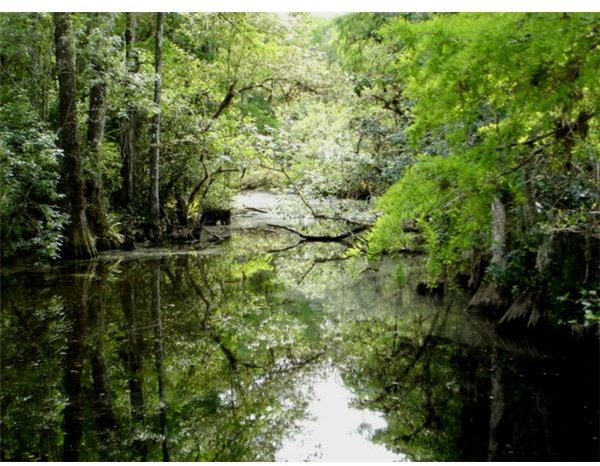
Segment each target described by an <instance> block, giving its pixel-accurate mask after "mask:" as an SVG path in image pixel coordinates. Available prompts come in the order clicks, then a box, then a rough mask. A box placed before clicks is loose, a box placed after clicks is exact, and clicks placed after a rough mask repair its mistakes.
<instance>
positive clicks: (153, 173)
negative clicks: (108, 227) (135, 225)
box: [149, 13, 165, 242]
mask: <svg viewBox="0 0 600 466" xmlns="http://www.w3.org/2000/svg"><path fill="white" fill-rule="evenodd" d="M164 16H165V14H164V13H156V44H155V49H154V50H155V52H154V72H155V78H154V79H155V80H154V105H155V106H156V108H155V113H154V117H153V118H152V143H151V148H150V222H149V223H150V236H151V239H152V240H153V241H155V242H158V241H160V240H161V239H162V231H161V225H160V199H159V195H158V181H159V165H160V163H159V161H160V94H161V89H162V83H161V76H162V66H163V62H162V40H163V19H164Z"/></svg>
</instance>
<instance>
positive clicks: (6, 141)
mask: <svg viewBox="0 0 600 466" xmlns="http://www.w3.org/2000/svg"><path fill="white" fill-rule="evenodd" d="M2 98H3V105H2V106H0V153H1V164H0V184H1V185H2V195H1V198H0V201H1V202H0V219H1V220H0V222H1V223H0V231H1V235H2V236H1V240H0V241H1V243H2V258H3V259H7V258H12V257H15V256H16V255H18V254H30V253H33V254H34V255H35V257H36V258H37V259H38V260H47V259H55V258H56V257H58V254H59V249H60V246H61V243H62V230H63V226H64V224H65V222H66V220H67V215H66V214H65V213H64V212H63V211H62V209H61V208H60V207H59V203H60V199H61V196H60V195H59V194H58V189H57V186H58V182H59V176H58V173H59V172H60V160H61V151H60V150H59V149H57V147H56V145H55V144H54V137H53V135H52V134H51V133H50V132H49V131H47V130H46V129H44V127H43V125H42V124H40V122H39V120H38V118H37V115H36V114H35V112H34V111H33V109H32V108H31V107H30V105H29V103H28V102H27V100H26V99H25V98H24V97H23V96H19V95H14V94H9V93H8V92H3V93H2Z"/></svg>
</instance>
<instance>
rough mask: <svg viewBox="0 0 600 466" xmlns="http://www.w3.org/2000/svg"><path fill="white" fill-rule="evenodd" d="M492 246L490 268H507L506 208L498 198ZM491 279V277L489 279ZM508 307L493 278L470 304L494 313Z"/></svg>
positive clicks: (494, 215) (493, 203)
mask: <svg viewBox="0 0 600 466" xmlns="http://www.w3.org/2000/svg"><path fill="white" fill-rule="evenodd" d="M491 210H492V224H491V230H492V246H491V253H492V258H491V260H490V266H491V267H493V268H494V269H495V270H497V271H501V270H503V269H504V268H505V267H506V258H505V255H506V232H507V225H506V221H507V220H506V207H505V206H504V202H503V200H502V199H501V198H500V197H499V196H496V197H494V199H493V200H492V205H491ZM488 278H490V277H488ZM507 305H508V302H507V300H506V297H505V296H504V290H503V289H502V287H501V286H500V284H499V283H498V282H497V280H496V279H495V278H493V277H491V278H490V279H489V280H488V281H484V283H482V285H481V286H480V287H479V290H477V293H475V296H473V298H472V299H471V301H470V302H469V308H483V309H489V310H492V311H498V310H502V309H503V308H504V309H505V308H506V307H507Z"/></svg>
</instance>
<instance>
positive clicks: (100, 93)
mask: <svg viewBox="0 0 600 466" xmlns="http://www.w3.org/2000/svg"><path fill="white" fill-rule="evenodd" d="M90 45H91V47H94V46H95V45H96V44H90ZM93 53H98V52H97V51H96V52H93ZM92 67H93V68H94V70H95V72H96V76H95V79H94V82H93V84H92V85H91V87H90V95H89V99H90V104H89V105H90V107H89V111H88V127H87V144H88V148H89V152H90V155H91V156H92V158H93V162H94V166H95V167H96V170H95V171H96V173H94V176H92V177H90V179H89V180H88V183H87V190H86V191H87V198H88V207H87V217H88V220H89V222H90V227H91V229H92V231H93V232H94V233H95V234H96V238H97V239H98V240H99V241H98V247H99V248H101V249H110V247H111V244H110V241H109V239H108V237H107V236H108V220H107V218H106V211H105V209H104V196H103V192H102V191H103V189H102V173H101V170H100V166H101V163H102V141H103V140H104V123H105V121H106V79H105V72H106V70H105V69H104V65H103V64H102V63H100V61H99V60H98V58H93V59H92Z"/></svg>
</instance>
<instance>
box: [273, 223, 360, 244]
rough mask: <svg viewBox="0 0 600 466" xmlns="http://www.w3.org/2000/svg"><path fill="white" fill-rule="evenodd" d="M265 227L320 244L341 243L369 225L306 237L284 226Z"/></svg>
mask: <svg viewBox="0 0 600 466" xmlns="http://www.w3.org/2000/svg"><path fill="white" fill-rule="evenodd" d="M267 226H268V227H272V228H281V229H283V230H287V231H289V232H291V233H294V234H296V235H298V236H299V237H300V238H302V239H303V240H304V241H307V242H308V241H312V242H320V243H330V242H331V243H335V242H341V241H343V240H345V239H346V238H349V237H350V236H353V235H355V234H357V233H360V232H362V231H365V230H366V229H367V228H369V225H359V226H357V227H356V228H353V229H352V230H350V231H347V232H345V233H341V234H339V235H333V236H331V235H307V234H305V233H302V232H300V231H298V230H294V229H293V228H290V227H286V226H284V225H275V224H272V223H267Z"/></svg>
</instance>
